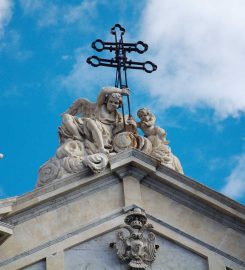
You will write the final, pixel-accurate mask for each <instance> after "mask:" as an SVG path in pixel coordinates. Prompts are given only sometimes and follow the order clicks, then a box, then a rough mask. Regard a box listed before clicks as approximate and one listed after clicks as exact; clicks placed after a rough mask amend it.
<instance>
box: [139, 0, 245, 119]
mask: <svg viewBox="0 0 245 270" xmlns="http://www.w3.org/2000/svg"><path fill="white" fill-rule="evenodd" d="M146 3H147V5H146V7H145V10H144V13H143V16H142V26H141V27H142V28H141V38H142V39H143V40H145V41H147V42H148V43H149V45H150V47H149V52H148V53H147V55H146V56H145V57H147V58H148V57H149V58H150V59H151V60H153V61H154V62H156V63H157V64H158V70H157V72H155V74H152V75H151V76H145V75H144V76H143V82H144V85H145V86H146V87H148V89H149V91H150V92H151V93H152V95H153V96H158V97H159V98H160V100H161V105H162V106H163V107H165V108H166V107H170V106H186V107H189V108H197V107H202V106H208V107H210V108H212V109H214V110H215V113H216V114H217V115H218V116H219V117H221V118H225V117H227V116H230V115H232V116H238V115H239V113H240V112H245V91H244V85H245V76H244V74H245V73H244V70H245V35H244V29H245V16H244V14H245V1H244V0H234V1H232V2H231V1H229V0H205V1H204V0H203V1H195V0H185V1H182V0H164V1H163V0H151V1H147V2H146ZM150 53H151V56H149V55H150Z"/></svg>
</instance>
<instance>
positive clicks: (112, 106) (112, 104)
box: [106, 96, 120, 112]
mask: <svg viewBox="0 0 245 270" xmlns="http://www.w3.org/2000/svg"><path fill="white" fill-rule="evenodd" d="M119 106H120V98H118V97H113V96H110V97H109V99H108V101H107V104H106V108H107V110H108V111H109V112H114V111H116V110H117V109H118V108H119Z"/></svg>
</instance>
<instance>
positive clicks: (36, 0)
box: [20, 0, 45, 14]
mask: <svg viewBox="0 0 245 270" xmlns="http://www.w3.org/2000/svg"><path fill="white" fill-rule="evenodd" d="M20 4H21V6H22V8H23V10H24V12H25V13H26V14H29V13H33V12H35V11H37V10H40V9H42V8H43V6H44V4H45V3H44V2H43V1H40V0H20Z"/></svg>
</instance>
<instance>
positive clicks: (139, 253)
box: [110, 208, 159, 269]
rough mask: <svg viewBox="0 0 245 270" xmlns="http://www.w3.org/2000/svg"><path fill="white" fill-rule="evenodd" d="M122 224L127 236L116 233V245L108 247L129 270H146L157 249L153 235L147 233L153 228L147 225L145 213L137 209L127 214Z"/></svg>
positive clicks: (121, 232)
mask: <svg viewBox="0 0 245 270" xmlns="http://www.w3.org/2000/svg"><path fill="white" fill-rule="evenodd" d="M124 222H125V223H126V225H123V226H122V228H124V229H126V230H127V231H128V232H129V235H125V234H124V232H123V231H122V230H120V231H119V232H117V240H116V243H111V244H110V246H111V247H115V248H116V250H117V255H118V257H119V259H120V260H121V261H122V262H125V263H127V264H128V266H129V267H130V269H147V268H148V267H150V266H151V264H152V263H153V262H154V260H155V258H156V252H157V249H158V248H159V246H158V245H155V240H156V236H155V234H154V233H152V232H150V231H149V229H152V228H153V226H152V224H150V223H147V217H146V215H145V213H144V212H143V211H141V209H139V208H135V209H134V210H133V211H131V212H129V213H128V215H127V216H126V218H125V220H124Z"/></svg>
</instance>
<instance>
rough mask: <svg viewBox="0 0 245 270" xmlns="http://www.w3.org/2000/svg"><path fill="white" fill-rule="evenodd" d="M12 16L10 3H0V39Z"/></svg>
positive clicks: (5, 0)
mask: <svg viewBox="0 0 245 270" xmlns="http://www.w3.org/2000/svg"><path fill="white" fill-rule="evenodd" d="M11 16H12V1H10V0H1V1H0V38H1V37H3V35H4V28H5V27H6V25H7V24H8V23H9V21H10V19H11Z"/></svg>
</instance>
